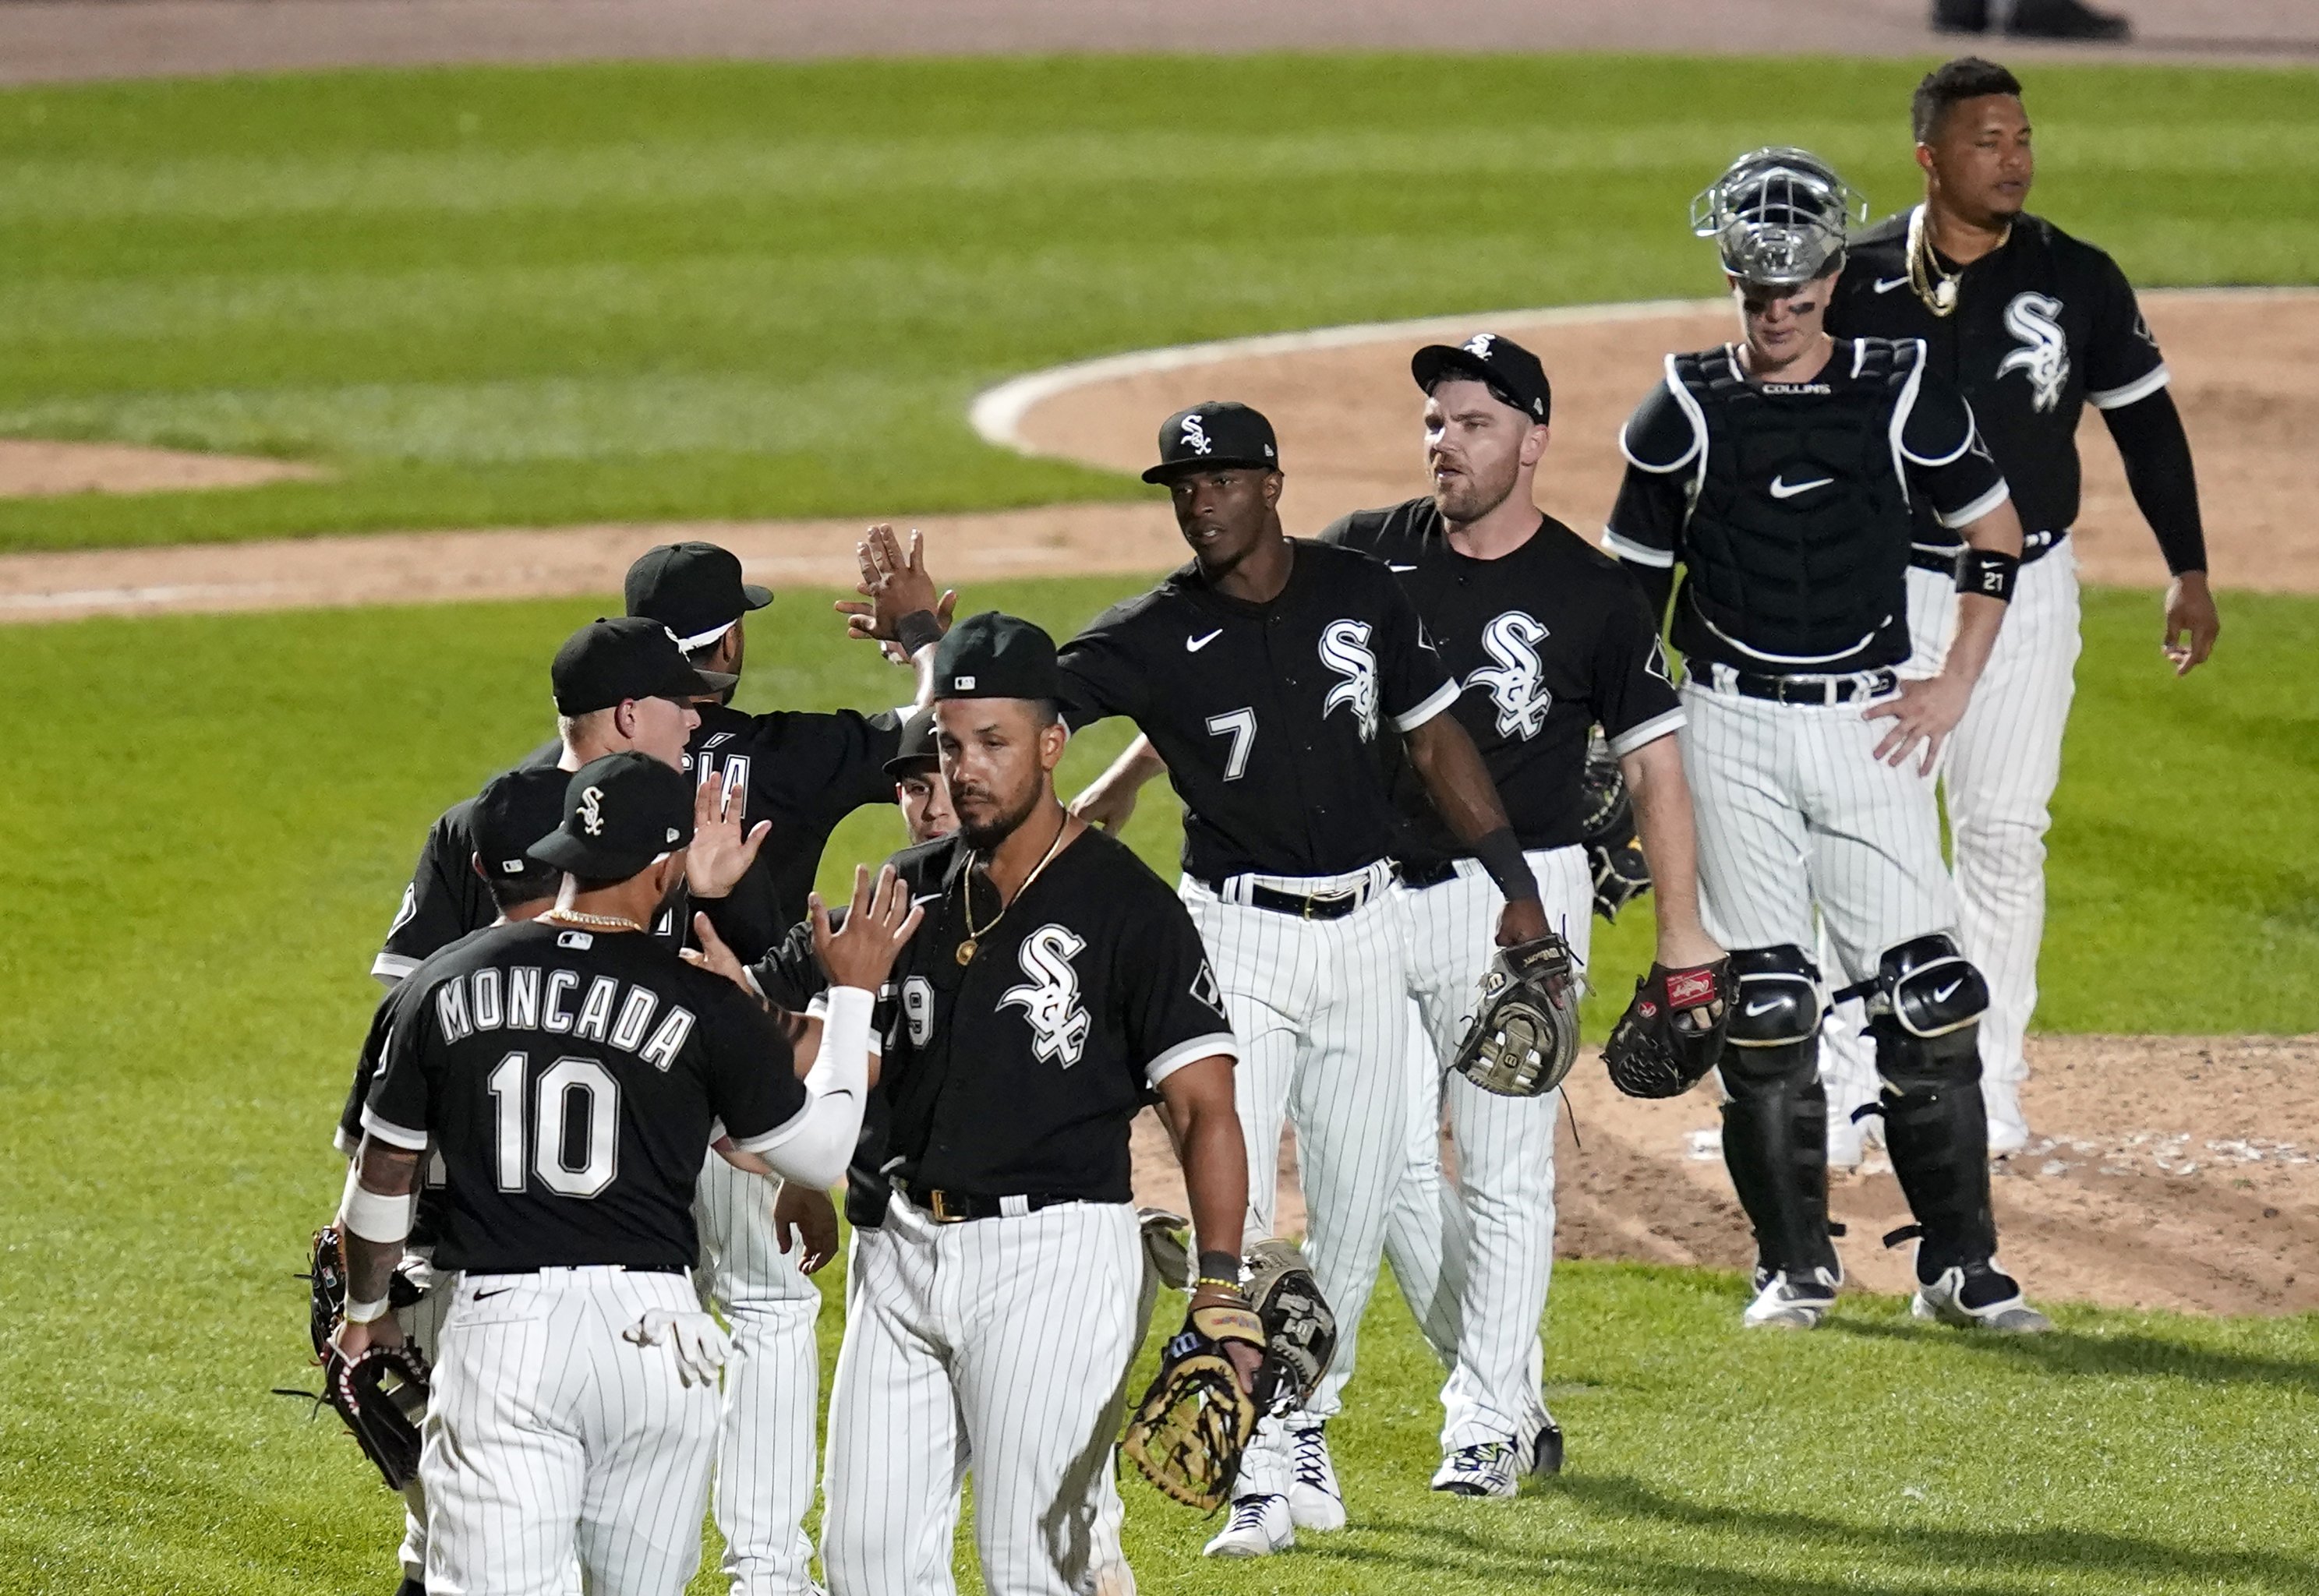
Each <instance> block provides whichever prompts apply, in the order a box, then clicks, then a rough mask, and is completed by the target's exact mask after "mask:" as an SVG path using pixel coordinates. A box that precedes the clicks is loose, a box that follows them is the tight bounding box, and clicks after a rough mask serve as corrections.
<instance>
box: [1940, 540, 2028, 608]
mask: <svg viewBox="0 0 2319 1596" xmlns="http://www.w3.org/2000/svg"><path fill="white" fill-rule="evenodd" d="M2020 574H2021V556H2020V555H2007V554H1999V552H1998V551H1997V550H1995V549H1990V548H1969V549H1967V550H1965V551H1964V557H1963V558H1962V559H1960V560H1959V561H1958V562H1957V575H1956V591H1958V592H1960V593H1978V594H1979V595H1980V596H1981V597H1982V598H1984V599H1994V600H1997V601H1998V602H1999V603H2000V604H2010V603H2012V602H2013V579H2014V578H2015V577H2017V576H2019V575H2020Z"/></svg>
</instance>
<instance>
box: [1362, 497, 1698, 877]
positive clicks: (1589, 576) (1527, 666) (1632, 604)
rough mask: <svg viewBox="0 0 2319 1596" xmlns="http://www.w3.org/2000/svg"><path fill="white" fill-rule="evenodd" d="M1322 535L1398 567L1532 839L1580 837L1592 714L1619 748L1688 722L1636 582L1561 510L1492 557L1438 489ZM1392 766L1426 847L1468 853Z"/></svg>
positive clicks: (1468, 724) (1527, 844) (1518, 830)
mask: <svg viewBox="0 0 2319 1596" xmlns="http://www.w3.org/2000/svg"><path fill="white" fill-rule="evenodd" d="M1321 541H1322V542H1323V543H1331V544H1337V545H1340V546H1343V547H1346V548H1351V549H1358V550H1359V551H1360V552H1361V553H1363V554H1367V555H1374V556H1376V558H1377V559H1380V560H1382V561H1384V562H1385V567H1386V569H1387V570H1389V571H1391V572H1393V573H1394V574H1395V575H1396V576H1398V577H1399V578H1400V579H1401V588H1402V591H1403V592H1404V593H1406V594H1408V595H1409V598H1410V600H1411V601H1412V603H1414V604H1415V605H1416V606H1417V613H1418V615H1419V616H1420V617H1421V618H1423V620H1424V622H1425V630H1426V633H1427V635H1428V636H1430V637H1431V638H1432V639H1433V645H1434V647H1435V648H1436V649H1437V650H1439V653H1440V655H1441V658H1442V661H1443V663H1445V664H1447V665H1448V668H1449V673H1450V677H1451V680H1452V681H1455V682H1456V683H1457V704H1456V706H1455V708H1454V713H1455V714H1456V715H1457V719H1458V722H1459V724H1461V725H1462V726H1465V728H1466V731H1467V732H1468V733H1469V734H1471V735H1472V736H1473V739H1474V745H1475V747H1476V748H1478V749H1480V750H1481V753H1482V759H1483V762H1484V763H1485V764H1487V765H1488V766H1489V769H1490V777H1491V780H1493V781H1494V782H1495V783H1496V784H1497V789H1498V796H1499V798H1501V799H1502V801H1503V802H1504V804H1505V807H1506V815H1507V817H1508V818H1509V819H1510V820H1511V822H1512V824H1513V828H1514V833H1515V834H1516V835H1517V836H1518V837H1520V840H1521V845H1522V846H1523V847H1524V848H1561V847H1566V846H1569V845H1571V844H1574V843H1578V842H1580V841H1582V840H1583V838H1584V826H1583V825H1582V817H1583V810H1582V807H1581V804H1580V797H1579V779H1580V777H1581V775H1582V774H1583V773H1584V769H1585V764H1586V747H1587V742H1588V739H1589V737H1590V735H1591V734H1592V731H1593V727H1594V726H1597V725H1600V726H1602V731H1603V735H1604V736H1605V737H1607V738H1608V739H1609V741H1610V744H1611V752H1612V753H1618V754H1628V753H1633V752H1634V751H1635V750H1636V749H1638V748H1640V747H1642V746H1643V745H1644V744H1647V743H1649V742H1651V741H1652V740H1653V739H1655V738H1658V737H1663V736H1665V735H1667V734H1668V733H1670V732H1673V731H1674V729H1675V728H1676V727H1678V726H1682V725H1683V707H1682V705H1681V704H1680V703H1679V702H1678V701H1677V699H1676V698H1675V692H1674V680H1673V677H1672V674H1671V673H1670V672H1669V671H1668V669H1667V662H1666V655H1665V653H1664V652H1663V651H1662V650H1661V648H1660V646H1659V636H1658V628H1657V627H1656V626H1655V625H1654V624H1653V623H1652V620H1651V617H1650V613H1649V611H1648V610H1647V609H1645V608H1644V605H1643V602H1642V599H1641V597H1640V596H1639V595H1638V593H1637V592H1636V591H1635V586H1634V583H1633V582H1630V581H1629V580H1628V578H1627V574H1626V573H1624V572H1622V571H1620V569H1619V565H1618V562H1617V561H1615V560H1612V559H1611V557H1610V556H1608V555H1605V554H1603V553H1602V551H1601V550H1600V549H1597V548H1595V547H1593V546H1592V545H1590V544H1588V543H1587V542H1586V541H1585V540H1584V538H1582V537H1579V536H1578V534H1576V533H1575V532H1573V531H1572V530H1571V529H1570V528H1569V527H1566V526H1564V525H1563V524H1562V523H1561V522H1560V521H1557V520H1556V519H1555V518H1553V517H1551V516H1541V517H1540V518H1538V530H1537V531H1536V532H1535V533H1533V534H1532V535H1531V536H1530V538H1529V541H1528V542H1526V543H1524V544H1523V545H1522V546H1520V548H1517V549H1515V550H1514V551H1513V552H1511V554H1508V555H1502V556H1501V557H1499V558H1497V559H1494V560H1476V559H1472V558H1469V557H1467V556H1466V555H1461V554H1459V553H1458V552H1457V550H1456V549H1455V548H1453V547H1451V546H1450V544H1449V538H1448V528H1447V527H1446V526H1445V525H1444V524H1443V522H1442V519H1441V512H1440V511H1439V509H1436V508H1435V507H1434V503H1433V500H1431V499H1430V498H1421V499H1412V500H1408V501H1407V502H1406V503H1403V504H1396V505H1394V506H1393V507H1392V508H1391V509H1363V510H1356V511H1354V512H1353V513H1352V514H1351V515H1349V516H1346V517H1344V518H1342V519H1340V520H1339V521H1337V522H1335V523H1333V524H1332V525H1331V526H1330V527H1329V528H1328V529H1327V530H1326V531H1324V532H1322V534H1321ZM1387 752H1388V753H1391V752H1392V751H1391V750H1388V751H1387ZM1397 770H1398V773H1397V774H1396V776H1395V779H1394V797H1395V799H1396V801H1397V804H1398V807H1400V808H1401V810H1402V812H1403V816H1404V817H1405V818H1406V819H1407V820H1408V821H1409V823H1410V825H1411V826H1412V829H1413V830H1414V831H1415V833H1416V834H1417V836H1418V838H1419V839H1420V840H1421V844H1422V846H1421V852H1425V853H1429V854H1431V855H1433V856H1436V857H1444V858H1453V857H1456V856H1457V855H1458V854H1460V853H1462V852H1465V850H1464V849H1463V848H1462V846H1460V845H1459V844H1458V843H1457V840H1456V839H1455V838H1454V837H1452V836H1451V835H1450V834H1449V831H1448V827H1447V826H1446V825H1443V824H1442V822H1441V818H1440V816H1439V815H1438V814H1437V813H1436V812H1435V810H1434V808H1433V805H1432V802H1431V800H1430V798H1427V796H1426V794H1425V791H1424V788H1423V785H1422V783H1421V782H1419V781H1418V780H1416V777H1415V775H1414V773H1413V772H1412V771H1410V770H1409V769H1408V767H1407V763H1406V762H1405V761H1403V762H1398V765H1397Z"/></svg>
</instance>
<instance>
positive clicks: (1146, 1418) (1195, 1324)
mask: <svg viewBox="0 0 2319 1596" xmlns="http://www.w3.org/2000/svg"><path fill="white" fill-rule="evenodd" d="M1227 1341H1241V1342H1245V1343H1247V1344H1248V1345H1250V1346H1252V1347H1262V1346H1263V1345H1264V1344H1265V1343H1264V1324H1263V1321H1260V1320H1259V1319H1258V1318H1257V1316H1256V1311H1255V1310H1254V1309H1253V1308H1250V1307H1248V1306H1245V1305H1238V1306H1222V1305H1219V1306H1214V1307H1207V1308H1195V1309H1194V1310H1192V1312H1190V1313H1189V1314H1187V1315H1186V1317H1185V1320H1184V1328H1183V1329H1182V1330H1179V1331H1178V1332H1177V1334H1176V1335H1175V1337H1174V1338H1173V1339H1170V1340H1169V1343H1168V1345H1167V1347H1166V1348H1165V1349H1163V1350H1162V1351H1161V1353H1160V1373H1159V1375H1158V1376H1157V1377H1156V1378H1154V1379H1153V1380H1152V1382H1151V1388H1150V1390H1149V1391H1146V1392H1145V1393H1143V1400H1142V1401H1141V1402H1138V1403H1136V1405H1135V1413H1134V1416H1133V1417H1132V1418H1130V1419H1129V1420H1128V1421H1127V1434H1126V1437H1125V1438H1124V1439H1123V1440H1122V1441H1121V1442H1120V1448H1119V1449H1120V1450H1121V1451H1123V1452H1124V1453H1126V1454H1127V1456H1128V1459H1129V1461H1131V1462H1132V1463H1133V1464H1134V1465H1135V1466H1136V1467H1137V1468H1140V1469H1141V1470H1142V1471H1143V1476H1144V1478H1146V1479H1148V1480H1150V1482H1151V1483H1153V1484H1154V1485H1157V1486H1158V1487H1159V1488H1160V1490H1162V1491H1164V1492H1167V1493H1168V1494H1169V1495H1170V1496H1172V1497H1174V1498H1175V1499H1176V1500H1177V1501H1180V1502H1183V1503H1184V1504H1186V1505H1187V1506H1188V1507H1196V1508H1201V1509H1204V1510H1214V1509H1216V1508H1219V1507H1222V1506H1223V1503H1224V1499H1225V1498H1226V1497H1228V1496H1230V1495H1231V1494H1232V1482H1233V1481H1234V1480H1235V1479H1237V1478H1238V1477H1239V1476H1240V1461H1241V1454H1243V1453H1244V1452H1246V1451H1247V1450H1248V1441H1249V1438H1250V1436H1251V1435H1253V1434H1255V1433H1256V1420H1257V1418H1258V1415H1259V1413H1260V1412H1262V1411H1264V1410H1266V1409H1267V1408H1268V1407H1269V1406H1270V1405H1271V1403H1272V1400H1273V1394H1274V1393H1275V1391H1276V1390H1277V1388H1278V1386H1279V1384H1280V1383H1281V1371H1280V1368H1279V1366H1278V1365H1277V1364H1276V1363H1274V1362H1273V1360H1272V1358H1271V1356H1270V1355H1269V1354H1267V1355H1266V1357H1265V1359H1264V1362H1263V1365H1262V1366H1261V1367H1260V1368H1259V1371H1258V1374H1257V1377H1256V1389H1255V1391H1254V1392H1253V1393H1250V1392H1248V1391H1245V1390H1243V1389H1241V1383H1240V1375H1238V1374H1237V1373H1236V1372H1235V1371H1234V1370H1233V1368H1232V1359H1231V1358H1230V1357H1226V1356H1225V1353H1224V1343H1225V1342H1227Z"/></svg>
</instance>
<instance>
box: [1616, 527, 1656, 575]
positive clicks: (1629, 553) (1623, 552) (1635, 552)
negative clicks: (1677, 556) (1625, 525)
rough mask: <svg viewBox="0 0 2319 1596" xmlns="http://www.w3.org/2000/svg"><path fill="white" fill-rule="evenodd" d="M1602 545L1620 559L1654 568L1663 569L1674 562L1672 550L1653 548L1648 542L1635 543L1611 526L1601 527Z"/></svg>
mask: <svg viewBox="0 0 2319 1596" xmlns="http://www.w3.org/2000/svg"><path fill="white" fill-rule="evenodd" d="M1602 546H1603V547H1604V548H1606V549H1608V550H1609V551H1610V552H1611V553H1612V554H1614V555H1618V556H1619V558H1620V559H1622V560H1632V561H1633V562H1634V563H1635V564H1638V565H1648V566H1651V567H1652V568H1653V569H1655V570H1659V571H1665V570H1668V569H1671V568H1672V567H1673V566H1674V550H1673V549H1671V548H1653V547H1651V546H1649V545H1648V544H1643V543H1637V542H1636V541H1635V540H1634V539H1633V538H1631V537H1620V536H1619V533H1618V529H1617V528H1616V527H1603V528H1602Z"/></svg>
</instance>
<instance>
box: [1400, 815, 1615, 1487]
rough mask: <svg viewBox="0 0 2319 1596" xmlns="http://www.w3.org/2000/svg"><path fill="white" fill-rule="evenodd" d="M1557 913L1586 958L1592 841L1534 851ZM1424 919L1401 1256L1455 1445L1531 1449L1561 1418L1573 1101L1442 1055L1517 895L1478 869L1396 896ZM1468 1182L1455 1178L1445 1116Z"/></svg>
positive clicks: (1419, 923)
mask: <svg viewBox="0 0 2319 1596" xmlns="http://www.w3.org/2000/svg"><path fill="white" fill-rule="evenodd" d="M1528 858H1529V866H1530V873H1531V875H1532V876H1533V877H1534V878H1535V879H1537V881H1538V890H1539V893H1540V896H1541V897H1542V898H1543V899H1544V902H1545V905H1546V913H1547V919H1548V923H1549V924H1552V925H1553V926H1554V927H1555V929H1556V930H1557V932H1559V933H1561V934H1562V937H1563V940H1564V941H1566V942H1568V943H1569V944H1570V947H1571V951H1572V952H1573V953H1574V954H1575V956H1576V957H1577V959H1578V960H1579V963H1580V964H1581V966H1582V967H1583V966H1584V963H1585V961H1586V954H1587V944H1588V940H1589V936H1590V933H1592V930H1593V908H1594V888H1593V879H1592V878H1591V877H1590V875H1589V874H1588V871H1587V868H1586V855H1585V851H1584V849H1580V848H1557V849H1552V850H1548V851H1542V852H1533V853H1531V854H1529V855H1528ZM1396 897H1398V898H1399V900H1400V902H1401V904H1402V907H1403V913H1404V914H1405V915H1406V916H1407V918H1408V925H1409V945H1410V963H1411V969H1410V993H1411V996H1412V999H1413V1000H1414V1001H1413V1005H1412V1006H1413V1007H1414V1009H1415V1010H1416V1013H1417V1015H1418V1028H1417V1031H1416V1032H1415V1035H1414V1037H1413V1039H1412V1050H1411V1059H1412V1069H1413V1071H1414V1072H1415V1074H1416V1076H1417V1083H1418V1084H1417V1093H1416V1101H1415V1103H1414V1105H1413V1108H1414V1112H1413V1113H1412V1114H1411V1116H1410V1131H1409V1155H1408V1156H1409V1165H1408V1173H1407V1175H1406V1176H1405V1177H1404V1179H1403V1184H1402V1187H1401V1191H1400V1194H1399V1196H1398V1198H1397V1200H1396V1201H1395V1203H1394V1209H1393V1214H1392V1220H1391V1223H1390V1225H1389V1227H1388V1229H1387V1231H1386V1233H1385V1255H1386V1257H1387V1258H1389V1259H1390V1260H1391V1261H1392V1264H1393V1269H1394V1277H1395V1278H1396V1279H1397V1280H1399V1282H1400V1283H1401V1288H1402V1292H1403V1295H1404V1296H1406V1297H1407V1298H1408V1299H1409V1302H1410V1305H1411V1308H1412V1311H1413V1312H1415V1313H1416V1314H1417V1318H1418V1322H1419V1325H1420V1327H1421V1329H1423V1330H1424V1331H1425V1333H1426V1338H1427V1339H1428V1340H1430V1342H1431V1343H1432V1345H1433V1349H1434V1352H1435V1353H1436V1355H1438V1356H1439V1357H1440V1358H1441V1360H1442V1362H1443V1363H1444V1364H1445V1365H1447V1366H1448V1367H1449V1370H1450V1374H1449V1379H1448V1384H1446V1385H1445V1386H1444V1387H1443V1388H1442V1393H1441V1401H1442V1408H1443V1412H1444V1419H1443V1423H1442V1428H1441V1445H1442V1448H1443V1450H1445V1451H1447V1450H1448V1449H1450V1448H1451V1447H1465V1446H1475V1445H1479V1444H1481V1443H1484V1442H1487V1441H1512V1442H1515V1443H1516V1444H1518V1445H1520V1446H1522V1447H1528V1446H1529V1444H1530V1443H1531V1441H1532V1440H1533V1439H1534V1438H1536V1436H1537V1433H1538V1429H1539V1428H1540V1427H1541V1426H1542V1425H1543V1424H1544V1422H1545V1420H1546V1405H1545V1397H1544V1394H1543V1391H1542V1386H1541V1381H1542V1376H1543V1373H1544V1348H1543V1347H1542V1346H1541V1344H1540V1341H1539V1331H1538V1324H1539V1320H1540V1319H1541V1317H1542V1316H1543V1315H1544V1313H1545V1311H1546V1299H1547V1290H1548V1285H1550V1283H1551V1281H1552V1278H1553V1272H1554V1127H1555V1120H1556V1116H1557V1112H1558V1106H1557V1105H1558V1103H1559V1097H1558V1096H1557V1095H1552V1094H1550V1095H1548V1096H1545V1097H1539V1098H1527V1099H1525V1098H1514V1097H1501V1096H1496V1095H1495V1094H1493V1093H1490V1092H1484V1091H1483V1090H1482V1089H1481V1088H1480V1087H1476V1086H1475V1085H1474V1084H1473V1083H1472V1082H1470V1081H1468V1080H1466V1078H1464V1077H1463V1076H1458V1075H1449V1074H1447V1073H1446V1071H1445V1067H1444V1066H1443V1064H1441V1063H1440V1062H1439V1060H1442V1059H1448V1057H1449V1056H1450V1055H1452V1054H1453V1053H1454V1052H1455V1051H1456V1050H1457V1043H1458V1042H1459V1041H1460V1040H1462V1039H1463V1037H1464V1035H1465V1033H1466V1026H1467V1024H1468V1023H1470V1022H1471V1020H1472V1017H1473V1013H1474V1005H1475V996H1476V995H1477V993H1478V990H1479V985H1480V981H1481V978H1482V974H1483V972H1484V970H1485V969H1487V968H1488V966H1489V961H1490V957H1491V954H1492V953H1493V951H1495V947H1496V933H1497V920H1498V914H1499V911H1500V910H1501V909H1502V907H1503V906H1504V901H1505V900H1504V898H1503V897H1502V896H1501V895H1500V893H1499V892H1498V889H1497V888H1496V887H1495V886H1494V885H1493V883H1492V882H1491V881H1490V879H1489V878H1488V877H1487V876H1485V875H1484V874H1483V873H1482V872H1481V871H1480V870H1478V869H1467V870H1463V871H1462V872H1461V873H1460V874H1459V875H1458V877H1457V879H1455V880H1451V881H1447V882H1444V883H1442V884H1441V885H1440V886H1439V887H1430V888H1424V889H1423V890H1421V891H1409V890H1407V889H1405V888H1404V889H1400V890H1398V891H1397V892H1396ZM1445 1111H1446V1112H1447V1114H1448V1121H1449V1125H1450V1132H1451V1136H1452V1138H1453V1140H1454V1142H1455V1145H1456V1148H1457V1171H1458V1186H1457V1189H1456V1190H1454V1191H1453V1190H1452V1189H1450V1187H1449V1186H1448V1183H1447V1181H1446V1180H1445V1179H1444V1177H1443V1174H1442V1169H1441V1157H1440V1154H1441V1144H1440V1137H1439V1129H1440V1124H1441V1120H1442V1115H1443V1114H1444V1112H1445Z"/></svg>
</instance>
